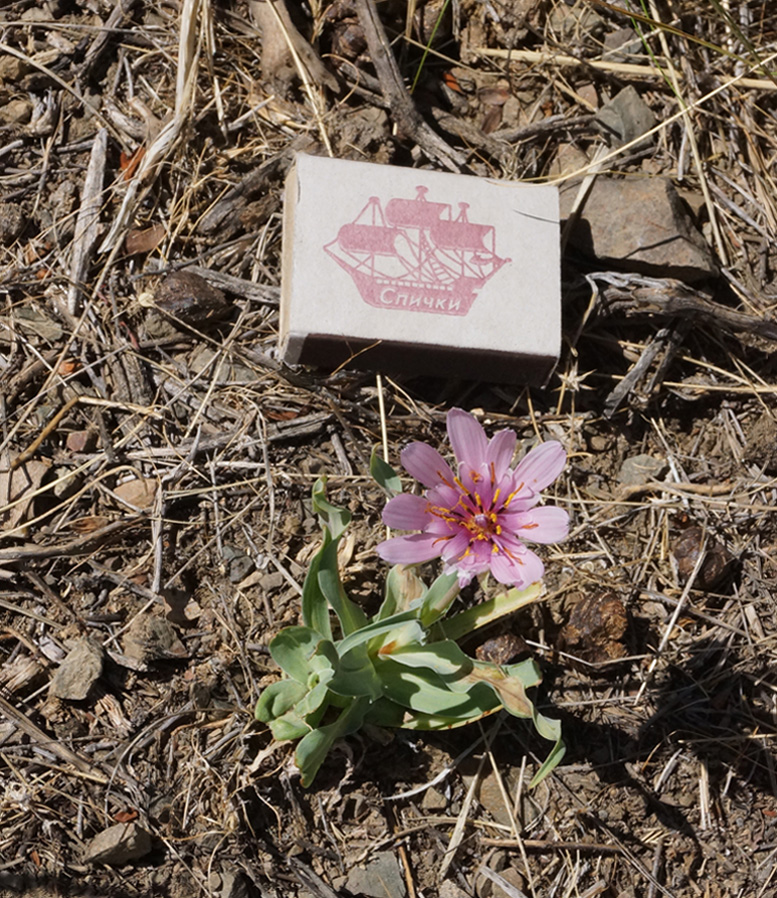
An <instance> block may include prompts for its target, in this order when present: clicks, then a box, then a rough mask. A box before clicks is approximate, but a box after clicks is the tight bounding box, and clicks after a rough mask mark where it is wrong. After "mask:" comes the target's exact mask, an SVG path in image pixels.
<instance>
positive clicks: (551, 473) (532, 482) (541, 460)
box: [515, 440, 567, 492]
mask: <svg viewBox="0 0 777 898" xmlns="http://www.w3.org/2000/svg"><path fill="white" fill-rule="evenodd" d="M566 461H567V454H566V452H565V451H564V447H563V446H562V445H561V443H557V442H556V441H555V440H550V441H549V442H547V443H542V444H541V445H539V446H535V447H534V449H532V450H531V452H529V454H528V455H526V456H525V457H524V458H522V459H521V461H520V462H519V463H518V466H517V467H516V469H515V479H516V480H517V481H518V482H523V483H525V484H526V486H528V487H529V488H530V489H532V490H536V491H537V492H539V491H540V490H543V489H545V487H546V486H548V485H549V484H551V483H553V481H554V480H555V479H556V478H557V477H558V475H559V474H560V473H561V472H562V471H563V470H564V465H565V464H566Z"/></svg>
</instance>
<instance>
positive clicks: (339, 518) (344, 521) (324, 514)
mask: <svg viewBox="0 0 777 898" xmlns="http://www.w3.org/2000/svg"><path fill="white" fill-rule="evenodd" d="M313 511H315V513H316V514H317V515H318V520H319V521H320V523H321V527H322V528H324V527H325V528H326V529H327V530H328V531H329V535H330V536H331V537H332V539H333V540H335V541H337V540H338V539H340V537H341V536H342V535H343V533H345V528H346V527H347V526H348V525H349V524H350V523H351V513H350V511H346V510H345V509H344V508H338V507H337V506H336V505H332V503H331V502H329V501H328V500H327V498H326V477H319V478H318V480H317V481H316V482H315V483H314V484H313Z"/></svg>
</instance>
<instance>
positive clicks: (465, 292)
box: [324, 187, 511, 315]
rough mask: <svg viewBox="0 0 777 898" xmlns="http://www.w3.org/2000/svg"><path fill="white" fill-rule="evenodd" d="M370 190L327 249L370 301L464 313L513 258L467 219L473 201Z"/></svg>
mask: <svg viewBox="0 0 777 898" xmlns="http://www.w3.org/2000/svg"><path fill="white" fill-rule="evenodd" d="M416 191H417V194H416V196H415V198H414V199H407V198H401V197H394V198H392V199H389V201H388V202H387V203H386V204H385V208H384V207H383V206H382V205H381V202H380V200H379V199H378V197H375V196H373V197H370V198H369V200H368V201H367V204H366V205H365V206H364V208H363V209H362V211H361V212H360V213H359V214H358V215H357V216H356V218H355V219H354V220H353V221H351V222H349V223H348V224H344V225H343V226H342V227H341V228H340V230H339V231H338V233H337V237H336V238H335V239H334V240H332V241H331V242H330V243H327V244H326V245H325V246H324V250H325V251H326V252H327V253H328V254H329V255H330V256H331V257H332V258H333V259H334V260H335V261H336V262H337V264H338V265H340V266H341V267H342V268H343V269H345V271H347V272H348V274H349V275H350V276H351V278H352V279H353V282H354V284H355V285H356V287H357V289H358V291H359V294H360V295H361V297H362V299H363V300H364V301H365V302H366V303H368V304H369V305H371V306H375V307H377V308H382V309H388V308H397V309H405V310H408V311H418V312H432V313H436V314H443V315H466V314H467V313H468V312H469V310H470V309H471V308H472V304H473V302H474V301H475V297H476V296H477V294H478V292H479V291H480V289H481V288H482V287H483V285H484V284H485V283H486V282H487V281H488V280H489V279H490V278H492V277H493V276H494V275H495V274H496V272H497V271H499V269H500V268H501V267H502V266H503V265H506V264H508V263H509V262H510V261H511V260H510V259H508V258H501V257H500V256H498V255H497V253H496V233H495V230H494V228H493V227H492V226H491V225H488V224H478V223H476V222H472V221H470V220H469V218H468V214H467V210H468V209H469V204H468V203H458V206H459V210H458V213H454V212H453V210H452V207H451V205H450V204H448V203H437V202H432V201H430V200H428V199H427V198H426V195H427V193H428V188H426V187H416Z"/></svg>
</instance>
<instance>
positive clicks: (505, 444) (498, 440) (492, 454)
mask: <svg viewBox="0 0 777 898" xmlns="http://www.w3.org/2000/svg"><path fill="white" fill-rule="evenodd" d="M517 442H518V437H517V436H516V435H515V431H514V430H500V431H499V433H497V434H496V435H495V436H494V437H493V438H492V439H491V442H490V443H489V444H488V449H487V451H486V459H487V461H488V462H489V463H493V465H494V473H495V475H496V479H497V480H499V479H500V478H501V477H502V475H503V474H504V472H505V471H506V470H507V469H508V468H509V467H510V462H511V461H512V460H513V454H514V452H515V444H516V443H517Z"/></svg>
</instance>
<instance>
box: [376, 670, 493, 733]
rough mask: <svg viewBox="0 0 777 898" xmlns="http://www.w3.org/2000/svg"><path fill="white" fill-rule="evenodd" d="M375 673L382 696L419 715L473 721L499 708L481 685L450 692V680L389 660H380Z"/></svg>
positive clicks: (488, 691)
mask: <svg viewBox="0 0 777 898" xmlns="http://www.w3.org/2000/svg"><path fill="white" fill-rule="evenodd" d="M379 671H380V674H379V675H380V679H381V681H382V683H383V695H384V696H385V697H386V698H387V699H390V700H391V701H393V702H396V703H397V704H398V705H402V706H403V707H405V708H410V709H411V710H413V711H418V712H421V713H422V714H431V715H436V716H440V717H450V718H451V719H452V720H459V719H461V720H469V719H471V720H477V719H478V718H479V717H482V716H483V714H484V713H487V712H488V711H490V710H492V709H494V708H496V707H499V699H498V698H496V696H495V695H494V692H493V690H492V689H489V688H488V686H487V685H486V684H484V683H473V684H472V685H471V686H470V688H469V690H468V691H464V690H462V691H455V692H454V691H453V690H451V689H450V688H449V683H450V682H451V681H452V680H453V678H447V677H442V676H440V675H439V674H436V673H434V671H431V670H417V669H414V668H410V667H405V666H404V665H402V664H398V663H396V662H395V661H392V660H391V659H386V660H385V661H383V662H382V663H381V665H380V667H379ZM405 725H407V724H405Z"/></svg>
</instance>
